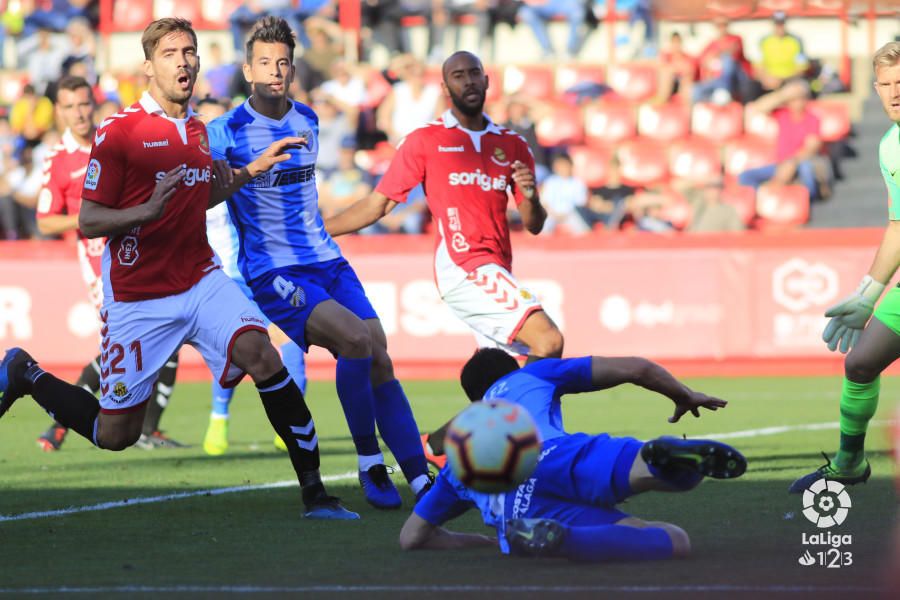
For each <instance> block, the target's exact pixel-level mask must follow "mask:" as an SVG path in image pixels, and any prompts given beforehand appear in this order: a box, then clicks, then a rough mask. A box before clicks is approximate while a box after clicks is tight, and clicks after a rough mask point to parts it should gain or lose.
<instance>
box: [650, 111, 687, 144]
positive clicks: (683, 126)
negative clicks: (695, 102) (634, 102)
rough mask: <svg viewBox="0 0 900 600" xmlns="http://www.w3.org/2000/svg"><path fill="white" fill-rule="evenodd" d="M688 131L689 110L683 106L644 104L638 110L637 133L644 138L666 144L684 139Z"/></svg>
mask: <svg viewBox="0 0 900 600" xmlns="http://www.w3.org/2000/svg"><path fill="white" fill-rule="evenodd" d="M690 130H691V118H690V109H689V108H688V107H687V106H685V105H684V104H681V103H678V102H668V103H666V104H644V105H642V106H641V107H640V109H638V133H639V134H640V135H642V136H644V137H647V138H650V139H654V140H660V141H662V142H668V141H671V140H676V139H679V138H683V137H686V136H687V135H688V134H689V133H690Z"/></svg>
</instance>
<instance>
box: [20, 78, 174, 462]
mask: <svg viewBox="0 0 900 600" xmlns="http://www.w3.org/2000/svg"><path fill="white" fill-rule="evenodd" d="M57 90H58V91H57V96H56V113H57V117H58V118H59V119H60V121H61V122H62V123H63V124H64V125H65V126H66V131H65V133H63V136H62V141H61V142H60V143H59V144H58V145H57V146H56V147H54V148H53V151H52V152H51V153H50V155H49V156H48V157H47V163H46V164H45V166H44V187H43V189H41V193H40V195H39V196H38V205H37V225H38V229H39V230H40V231H41V233H43V234H45V235H63V236H65V237H69V236H70V235H72V236H75V238H76V241H77V247H78V260H79V263H80V264H81V274H82V277H83V278H84V282H85V284H87V287H88V293H89V295H90V299H91V303H92V304H93V305H94V307H95V308H96V309H97V311H98V312H99V311H100V309H101V307H102V305H103V280H102V277H101V275H102V266H101V264H100V258H101V257H102V256H103V248H104V246H105V245H106V240H105V239H103V238H95V239H90V238H87V237H85V236H84V235H83V234H82V233H81V232H80V231H79V230H78V211H79V209H80V208H81V190H82V186H83V184H84V174H85V172H87V165H88V161H89V160H90V157H91V141H92V140H93V138H94V108H95V104H94V96H93V93H92V91H91V85H90V84H89V83H88V82H87V81H86V80H85V79H84V78H82V77H74V76H66V77H63V78H62V79H60V80H59V83H58V84H57ZM177 368H178V354H177V353H175V354H173V355H172V357H171V358H170V359H169V361H168V362H166V365H165V366H164V367H163V368H162V369H161V370H160V372H159V379H158V380H157V382H156V391H155V393H154V394H153V397H152V398H151V400H150V402H149V403H148V404H147V417H146V418H145V419H144V426H143V431H142V433H141V437H140V439H139V440H138V442H137V444H136V445H137V446H139V447H141V448H145V449H152V448H177V447H181V444H179V443H178V442H176V441H174V440H172V439H170V438H168V437H167V436H165V435H164V434H162V433H161V432H160V431H159V420H160V417H161V416H162V412H163V410H164V409H165V407H166V406H167V405H168V403H169V398H170V397H171V396H172V391H173V385H174V384H175V372H176V370H177ZM75 385H77V386H80V387H83V388H84V389H86V390H88V391H89V392H91V393H92V394H96V393H97V392H99V391H100V356H99V355H98V356H97V357H96V358H95V359H94V360H93V361H91V362H90V363H88V364H87V365H85V367H84V369H82V371H81V375H80V376H79V377H78V381H77V382H75ZM68 431H69V430H68V429H67V428H66V427H64V426H63V425H60V424H59V423H56V422H54V423H53V424H52V425H51V426H50V427H49V428H48V429H47V431H45V432H44V433H43V434H41V436H40V437H39V438H38V440H37V442H38V445H39V446H40V447H41V448H42V449H43V450H44V451H46V452H53V451H55V450H59V449H60V448H61V447H62V444H63V441H64V440H65V438H66V434H67V433H68Z"/></svg>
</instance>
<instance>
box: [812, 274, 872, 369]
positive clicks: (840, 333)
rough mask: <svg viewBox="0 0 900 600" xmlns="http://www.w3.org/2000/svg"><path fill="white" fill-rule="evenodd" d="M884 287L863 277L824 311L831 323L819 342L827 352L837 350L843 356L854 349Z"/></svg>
mask: <svg viewBox="0 0 900 600" xmlns="http://www.w3.org/2000/svg"><path fill="white" fill-rule="evenodd" d="M884 287H885V286H884V284H883V283H879V282H877V281H875V280H874V279H872V278H871V277H870V276H868V275H866V276H865V277H863V279H862V281H861V282H860V284H859V287H858V288H856V291H855V292H853V293H852V294H850V295H849V296H848V297H846V298H844V300H842V301H841V302H839V303H837V304H835V305H834V306H832V307H831V308H829V309H828V310H827V311H825V316H826V317H831V320H830V321H828V325H826V326H825V331H824V332H822V339H823V340H824V341H825V343H826V344H828V349H829V350H831V351H832V352H834V351H835V350H837V349H840V351H841V353H842V354H846V353H847V352H848V351H849V350H850V349H851V348H853V346H854V345H855V344H856V342H857V340H859V335H860V334H861V333H862V330H863V329H864V328H865V327H866V323H868V322H869V318H870V317H871V316H872V312H873V311H874V310H875V303H876V302H878V299H879V298H880V297H881V293H882V292H883V291H884Z"/></svg>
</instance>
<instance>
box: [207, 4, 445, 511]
mask: <svg viewBox="0 0 900 600" xmlns="http://www.w3.org/2000/svg"><path fill="white" fill-rule="evenodd" d="M294 47H295V40H294V37H293V33H292V32H291V28H290V27H289V26H288V24H287V22H286V21H285V20H284V19H280V18H276V17H265V18H263V19H260V20H259V21H257V23H256V24H255V25H254V27H253V29H252V31H251V32H250V36H249V38H248V41H247V52H246V57H247V62H246V63H245V64H244V67H243V70H244V77H245V78H246V79H247V81H248V82H249V83H250V85H251V86H252V88H253V95H252V96H251V97H250V98H249V99H248V100H247V101H246V102H244V103H243V104H241V105H240V106H238V107H237V108H235V109H234V110H232V111H230V112H228V113H227V114H225V115H224V116H223V117H221V118H219V119H216V120H214V121H213V122H212V123H211V124H210V127H209V131H210V140H211V147H212V151H213V156H215V157H216V158H222V159H227V160H228V162H229V163H230V164H231V166H232V167H234V168H242V167H244V166H245V165H247V164H248V163H250V162H251V161H254V160H258V158H257V157H258V156H260V154H261V153H262V152H263V151H264V150H265V148H266V147H267V146H268V144H269V143H271V141H272V140H275V139H279V138H281V137H284V136H292V135H299V136H302V137H303V138H304V143H303V144H302V145H299V146H297V147H292V148H289V150H288V153H289V155H290V157H289V159H288V160H287V161H285V162H283V163H282V164H281V165H279V168H278V169H277V170H273V171H272V172H269V173H265V174H262V175H260V176H258V177H256V178H255V179H253V180H252V181H251V182H250V183H248V184H247V185H245V186H244V187H242V188H241V189H240V190H239V191H238V192H236V193H235V194H234V195H233V196H232V197H231V198H229V200H228V209H229V212H230V214H231V218H232V221H234V224H235V227H236V228H237V230H238V234H239V236H240V242H241V247H240V252H239V254H238V264H239V266H240V268H241V273H242V274H243V276H244V279H245V280H246V281H247V284H248V285H249V286H250V289H251V290H252V291H253V299H254V300H255V301H256V303H257V304H258V305H259V307H260V309H261V310H262V311H263V313H265V315H266V316H267V317H269V319H271V320H272V322H273V323H275V324H276V325H278V327H279V328H281V330H282V331H284V333H285V334H287V336H288V337H290V338H291V339H292V340H293V341H294V342H296V343H297V345H299V346H300V347H301V348H303V349H304V350H306V349H307V348H308V347H309V346H310V345H316V346H321V347H323V348H327V349H328V350H330V351H331V352H332V353H333V354H334V355H335V356H337V372H336V377H335V379H336V384H337V392H338V397H339V398H340V402H341V406H342V408H343V409H344V414H345V416H346V418H347V424H348V426H349V428H350V433H351V435H352V437H353V442H354V445H355V446H356V452H357V456H358V463H359V481H360V484H361V485H362V487H363V491H364V493H365V496H366V499H367V500H368V501H369V503H370V504H372V505H373V506H375V507H377V508H397V507H399V506H400V504H401V498H400V494H399V493H398V491H397V488H396V487H394V484H393V483H392V482H391V479H390V477H389V476H388V472H387V468H386V467H385V465H384V458H383V456H382V454H381V450H380V448H379V445H378V438H377V437H376V436H375V426H376V423H377V425H378V429H379V431H380V432H381V436H382V438H383V439H384V441H385V443H386V444H387V445H388V447H389V448H390V449H391V452H393V454H394V457H395V458H396V459H397V462H398V463H399V464H400V468H401V470H402V471H403V474H404V476H405V477H406V479H407V481H408V482H409V484H410V487H411V488H412V490H413V493H415V494H416V495H419V494H420V493H421V492H422V491H423V490H424V489H425V488H426V487H427V486H428V485H429V483H430V478H429V476H428V463H427V462H426V461H425V456H424V454H423V452H422V447H421V445H420V443H419V432H418V427H417V426H416V421H415V418H414V417H413V414H412V410H411V409H410V406H409V402H408V401H407V399H406V396H405V395H404V393H403V388H402V387H401V386H400V383H399V382H398V381H397V379H396V378H395V377H394V371H393V365H392V364H391V359H390V357H389V356H388V354H387V341H386V338H385V334H384V330H383V329H382V327H381V322H380V321H379V320H378V315H377V314H376V313H375V310H374V309H373V308H372V305H371V304H370V302H369V300H368V298H366V294H365V292H364V291H363V288H362V284H361V283H360V281H359V279H358V278H357V277H356V273H354V271H353V268H352V267H351V266H350V265H349V263H347V261H346V260H345V259H344V258H343V257H342V256H341V251H340V248H339V247H338V245H337V244H336V243H335V242H334V240H333V239H331V236H329V235H328V233H327V232H326V231H325V227H324V226H323V224H322V217H321V215H320V214H319V208H318V195H317V192H316V182H315V168H316V157H317V153H318V150H319V144H318V130H319V121H318V117H317V116H316V114H315V113H314V112H313V111H312V109H310V108H309V107H308V106H306V105H304V104H301V103H299V102H295V101H293V100H291V99H290V98H289V97H288V89H289V88H290V85H291V81H292V80H293V77H294V66H293V62H294ZM289 445H290V442H289Z"/></svg>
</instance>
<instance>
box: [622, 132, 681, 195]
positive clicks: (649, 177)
mask: <svg viewBox="0 0 900 600" xmlns="http://www.w3.org/2000/svg"><path fill="white" fill-rule="evenodd" d="M617 156H618V157H619V173H620V174H621V178H622V183H624V184H625V185H633V186H639V187H645V186H649V185H656V184H658V183H662V182H664V181H666V179H667V178H668V176H669V169H668V157H667V156H666V147H665V146H664V145H663V144H660V143H659V142H657V141H656V140H649V139H646V138H636V139H633V140H629V141H627V142H624V143H623V144H621V145H620V146H619V150H618V153H617Z"/></svg>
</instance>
